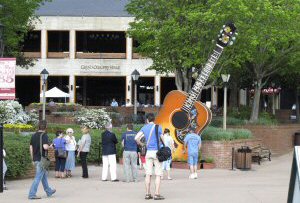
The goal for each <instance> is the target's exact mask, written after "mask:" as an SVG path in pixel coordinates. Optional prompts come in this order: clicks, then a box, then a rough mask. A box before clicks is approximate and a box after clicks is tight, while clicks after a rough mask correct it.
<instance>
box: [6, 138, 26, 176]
mask: <svg viewBox="0 0 300 203" xmlns="http://www.w3.org/2000/svg"><path fill="white" fill-rule="evenodd" d="M29 144H30V136H26V137H25V136H20V135H15V134H12V135H9V136H5V138H4V147H5V151H6V157H5V162H6V164H7V166H8V171H7V173H6V175H7V177H12V178H15V177H19V176H24V175H26V173H27V171H28V169H30V168H31V158H30V154H29Z"/></svg>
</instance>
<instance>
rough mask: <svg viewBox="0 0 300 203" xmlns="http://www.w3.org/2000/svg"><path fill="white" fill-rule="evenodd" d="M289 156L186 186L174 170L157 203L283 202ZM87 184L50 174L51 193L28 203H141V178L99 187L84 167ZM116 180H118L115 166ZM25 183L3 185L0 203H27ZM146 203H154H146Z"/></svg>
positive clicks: (96, 172)
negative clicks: (162, 196) (5, 187)
mask: <svg viewBox="0 0 300 203" xmlns="http://www.w3.org/2000/svg"><path fill="white" fill-rule="evenodd" d="M291 161H292V154H291V153H290V154H287V155H284V156H280V157H275V158H273V160H272V161H271V162H269V161H264V162H262V165H260V166H259V165H257V164H253V165H252V166H253V169H252V170H251V171H240V170H235V171H231V170H220V169H213V170H201V171H200V173H199V178H198V179H197V180H189V179H188V178H187V177H188V171H186V170H181V169H174V170H173V171H172V176H173V178H174V180H163V182H162V187H161V194H162V195H164V196H165V197H166V200H164V201H163V202H165V203H166V202H172V203H175V202H180V203H183V202H184V203H190V202H191V203H194V202H202V203H206V202H207V203H215V202H216V203H219V202H220V203H227V202H228V203H235V202H236V203H248V202H249V203H253V202H254V203H257V202H264V203H265V202H270V203H271V202H272V203H277V202H278V203H282V202H286V200H287V192H288V184H289V177H290V169H291ZM89 172H90V178H89V179H82V178H81V177H80V175H81V169H80V168H79V167H77V168H76V171H75V173H74V175H75V177H72V178H71V179H64V180H61V179H54V178H53V176H54V173H53V172H50V175H49V176H50V178H49V183H50V185H51V186H53V187H55V188H56V189H57V193H56V194H55V195H54V196H53V197H51V198H47V197H46V195H45V193H44V192H43V189H42V185H41V184H40V187H39V191H38V195H41V196H42V198H43V199H42V200H35V201H34V202H43V203H44V202H55V203H67V202H72V203H77V202H78V203H79V202H80V203H81V202H83V203H93V202H97V203H99V202H104V203H106V202H111V203H114V202H116V203H121V202H122V203H127V202H128V203H135V202H144V201H146V200H144V199H143V198H144V181H143V173H142V171H139V179H140V181H139V182H138V183H124V182H117V183H114V182H102V181H100V174H101V167H98V166H89ZM118 174H119V177H120V179H122V177H123V176H122V170H121V167H120V166H119V170H118ZM31 182H32V180H31V179H25V180H16V181H8V182H7V186H8V188H9V190H8V191H5V192H4V193H3V194H0V203H19V202H20V203H23V202H32V201H29V200H27V193H28V190H29V187H30V185H31ZM149 201H150V202H152V201H154V200H149Z"/></svg>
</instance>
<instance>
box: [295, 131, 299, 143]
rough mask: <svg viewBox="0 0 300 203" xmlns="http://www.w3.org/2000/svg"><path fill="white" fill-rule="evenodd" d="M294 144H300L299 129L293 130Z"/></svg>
mask: <svg viewBox="0 0 300 203" xmlns="http://www.w3.org/2000/svg"><path fill="white" fill-rule="evenodd" d="M294 146H300V131H299V132H295V137H294Z"/></svg>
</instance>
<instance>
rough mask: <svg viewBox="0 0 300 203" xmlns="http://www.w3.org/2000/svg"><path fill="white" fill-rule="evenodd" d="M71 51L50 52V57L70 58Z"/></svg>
mask: <svg viewBox="0 0 300 203" xmlns="http://www.w3.org/2000/svg"><path fill="white" fill-rule="evenodd" d="M69 57H70V53H69V52H48V58H69Z"/></svg>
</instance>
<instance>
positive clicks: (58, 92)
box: [40, 87, 70, 98]
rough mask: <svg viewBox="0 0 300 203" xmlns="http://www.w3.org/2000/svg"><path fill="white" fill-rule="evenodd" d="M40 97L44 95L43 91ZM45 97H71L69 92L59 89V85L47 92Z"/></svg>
mask: <svg viewBox="0 0 300 203" xmlns="http://www.w3.org/2000/svg"><path fill="white" fill-rule="evenodd" d="M40 97H43V93H41V94H40ZM45 97H48V98H62V97H63V98H66V97H70V95H69V94H68V93H65V92H63V91H61V90H60V89H58V88H57V87H53V88H52V89H50V90H48V91H46V92H45Z"/></svg>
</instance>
